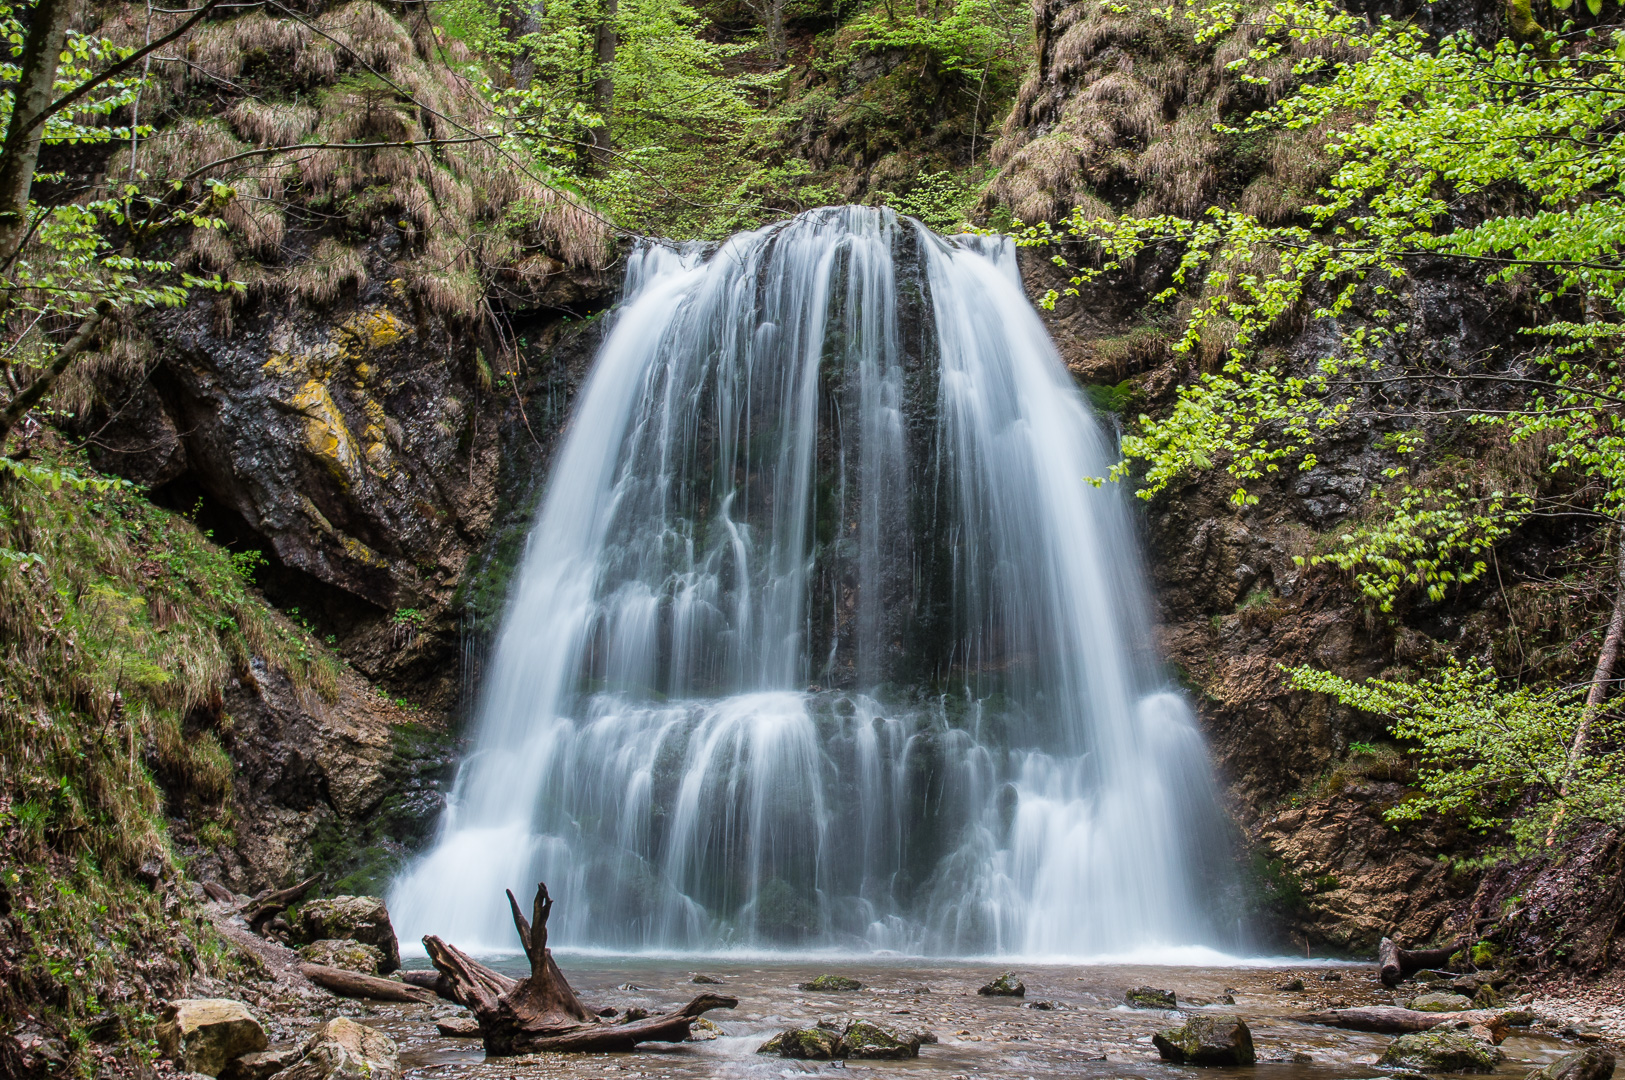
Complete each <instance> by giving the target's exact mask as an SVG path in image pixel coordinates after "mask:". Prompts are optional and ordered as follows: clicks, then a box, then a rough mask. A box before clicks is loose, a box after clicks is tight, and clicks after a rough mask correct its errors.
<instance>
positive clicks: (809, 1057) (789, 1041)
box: [756, 1028, 842, 1061]
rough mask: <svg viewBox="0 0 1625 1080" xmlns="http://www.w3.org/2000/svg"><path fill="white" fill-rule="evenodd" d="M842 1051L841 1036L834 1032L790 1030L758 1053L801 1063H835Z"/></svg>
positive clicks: (773, 1039) (812, 1029)
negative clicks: (775, 1055)
mask: <svg viewBox="0 0 1625 1080" xmlns="http://www.w3.org/2000/svg"><path fill="white" fill-rule="evenodd" d="M841 1049H842V1047H841V1036H839V1035H837V1034H836V1033H835V1032H833V1031H825V1030H823V1029H821V1028H790V1029H788V1030H786V1031H783V1032H781V1033H779V1034H778V1035H775V1036H773V1038H771V1039H769V1040H768V1041H767V1042H765V1043H763V1044H762V1045H761V1047H759V1048H758V1049H757V1051H756V1052H757V1053H758V1054H777V1055H779V1056H780V1057H786V1058H796V1059H797V1060H801V1061H835V1060H838V1059H839V1058H840V1057H841V1056H842V1054H841Z"/></svg>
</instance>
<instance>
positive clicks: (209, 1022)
mask: <svg viewBox="0 0 1625 1080" xmlns="http://www.w3.org/2000/svg"><path fill="white" fill-rule="evenodd" d="M156 1034H157V1036H158V1047H159V1049H160V1050H161V1051H162V1052H163V1055H164V1057H166V1058H168V1059H169V1060H170V1061H172V1062H174V1063H175V1070H176V1071H177V1072H192V1073H203V1074H204V1075H205V1076H219V1075H220V1070H222V1069H224V1068H225V1067H226V1063H227V1062H229V1061H231V1060H232V1059H233V1058H239V1057H242V1056H243V1055H244V1054H253V1053H257V1052H258V1051H261V1050H264V1049H265V1048H266V1047H268V1046H270V1045H271V1041H270V1040H269V1039H268V1038H266V1035H265V1028H264V1027H263V1026H261V1024H260V1022H259V1020H258V1019H256V1018H255V1016H254V1014H253V1013H251V1012H249V1011H248V1006H247V1005H244V1004H243V1003H242V1002H240V1001H233V1000H231V999H230V998H182V999H180V1000H178V1001H171V1002H170V1003H169V1004H168V1005H165V1006H164V1008H163V1010H162V1011H161V1012H160V1013H159V1015H158V1028H157V1032H156Z"/></svg>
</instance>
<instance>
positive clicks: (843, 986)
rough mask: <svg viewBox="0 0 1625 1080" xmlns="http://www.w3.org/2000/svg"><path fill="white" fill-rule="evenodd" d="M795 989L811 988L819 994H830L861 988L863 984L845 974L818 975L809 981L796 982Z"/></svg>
mask: <svg viewBox="0 0 1625 1080" xmlns="http://www.w3.org/2000/svg"><path fill="white" fill-rule="evenodd" d="M796 989H798V990H811V991H813V992H814V993H820V994H832V993H840V992H842V991H847V990H862V989H863V984H862V983H860V982H859V981H858V980H856V979H849V978H847V977H846V976H845V975H819V976H818V977H817V978H814V979H812V980H811V981H809V982H804V983H797V984H796Z"/></svg>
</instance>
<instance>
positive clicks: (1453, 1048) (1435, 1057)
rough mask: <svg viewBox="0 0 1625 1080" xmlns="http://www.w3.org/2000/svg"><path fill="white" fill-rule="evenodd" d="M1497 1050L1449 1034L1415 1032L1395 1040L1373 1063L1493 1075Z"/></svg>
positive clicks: (1498, 1059)
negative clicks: (1490, 1073) (1491, 1073)
mask: <svg viewBox="0 0 1625 1080" xmlns="http://www.w3.org/2000/svg"><path fill="white" fill-rule="evenodd" d="M1501 1057H1502V1055H1501V1051H1499V1050H1497V1049H1496V1048H1495V1047H1494V1046H1493V1045H1491V1044H1490V1043H1486V1042H1484V1041H1482V1040H1480V1039H1474V1038H1472V1037H1470V1036H1467V1035H1458V1034H1456V1033H1455V1032H1453V1031H1418V1032H1414V1033H1412V1034H1410V1035H1401V1036H1400V1037H1399V1038H1397V1039H1395V1040H1394V1041H1393V1043H1392V1044H1391V1045H1390V1046H1389V1047H1388V1049H1387V1050H1385V1051H1383V1054H1382V1057H1381V1058H1380V1059H1378V1061H1377V1064H1378V1065H1380V1066H1383V1067H1385V1068H1391V1069H1414V1070H1416V1071H1417V1072H1471V1073H1487V1072H1494V1071H1495V1066H1496V1063H1497V1062H1499V1061H1500V1060H1501Z"/></svg>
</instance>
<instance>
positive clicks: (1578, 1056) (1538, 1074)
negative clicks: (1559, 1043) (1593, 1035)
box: [1525, 1046, 1614, 1080]
mask: <svg viewBox="0 0 1625 1080" xmlns="http://www.w3.org/2000/svg"><path fill="white" fill-rule="evenodd" d="M1613 1075H1614V1055H1613V1054H1612V1053H1610V1052H1609V1051H1607V1050H1604V1049H1603V1048H1602V1047H1600V1046H1588V1047H1586V1048H1585V1049H1584V1050H1576V1051H1575V1052H1574V1053H1572V1054H1564V1055H1563V1056H1562V1057H1560V1058H1558V1059H1557V1060H1556V1061H1553V1062H1550V1063H1548V1064H1547V1065H1546V1066H1545V1067H1544V1068H1540V1069H1535V1070H1533V1071H1532V1072H1530V1073H1529V1075H1528V1076H1527V1077H1525V1080H1612V1077H1613Z"/></svg>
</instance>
